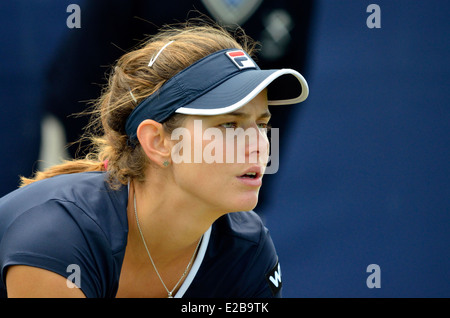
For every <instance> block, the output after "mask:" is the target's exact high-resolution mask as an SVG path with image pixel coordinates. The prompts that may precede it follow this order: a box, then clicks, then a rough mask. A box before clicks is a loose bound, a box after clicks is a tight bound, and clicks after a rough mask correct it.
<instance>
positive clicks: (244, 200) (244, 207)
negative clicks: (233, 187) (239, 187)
mask: <svg viewBox="0 0 450 318" xmlns="http://www.w3.org/2000/svg"><path fill="white" fill-rule="evenodd" d="M237 199H238V200H237V201H236V200H234V202H233V203H234V204H233V207H232V209H231V210H232V211H230V212H240V211H252V210H253V209H254V208H255V207H256V205H257V204H258V193H253V194H246V195H245V196H241V197H239V198H237ZM230 203H231V201H230Z"/></svg>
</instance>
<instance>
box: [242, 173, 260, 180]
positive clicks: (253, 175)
mask: <svg viewBox="0 0 450 318" xmlns="http://www.w3.org/2000/svg"><path fill="white" fill-rule="evenodd" d="M259 177H260V174H259V173H257V172H247V173H245V174H243V175H241V176H239V177H238V178H246V179H258V178H259Z"/></svg>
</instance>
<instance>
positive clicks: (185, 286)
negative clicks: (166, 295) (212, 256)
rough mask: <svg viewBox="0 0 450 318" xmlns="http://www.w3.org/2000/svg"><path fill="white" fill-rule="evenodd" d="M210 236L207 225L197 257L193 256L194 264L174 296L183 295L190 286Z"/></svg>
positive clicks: (200, 263) (179, 296)
mask: <svg viewBox="0 0 450 318" xmlns="http://www.w3.org/2000/svg"><path fill="white" fill-rule="evenodd" d="M210 236H211V227H209V229H208V230H207V231H206V232H205V234H203V240H202V244H201V245H200V249H199V250H198V254H197V257H196V258H195V261H194V264H192V267H191V270H190V271H189V274H188V275H187V277H186V279H185V280H184V282H183V284H182V285H181V287H180V289H178V292H177V293H176V294H175V297H174V298H181V297H183V295H184V293H185V292H186V291H187V289H188V288H189V286H191V283H192V281H193V280H194V278H195V276H196V275H197V272H198V270H199V269H200V265H202V262H203V258H204V257H205V254H206V249H207V248H208V244H209V238H210Z"/></svg>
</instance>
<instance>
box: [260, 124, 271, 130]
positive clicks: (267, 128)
mask: <svg viewBox="0 0 450 318" xmlns="http://www.w3.org/2000/svg"><path fill="white" fill-rule="evenodd" d="M257 125H258V128H259V129H265V130H266V131H270V128H272V125H271V124H269V123H259V124H257Z"/></svg>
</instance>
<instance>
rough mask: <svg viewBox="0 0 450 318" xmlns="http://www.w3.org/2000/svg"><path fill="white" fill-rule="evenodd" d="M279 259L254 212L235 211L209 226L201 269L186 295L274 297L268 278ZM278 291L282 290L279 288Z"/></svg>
mask: <svg viewBox="0 0 450 318" xmlns="http://www.w3.org/2000/svg"><path fill="white" fill-rule="evenodd" d="M277 264H278V256H277V253H276V250H275V246H274V244H273V242H272V239H271V237H270V234H269V231H268V229H267V228H266V227H265V226H264V224H263V222H262V220H261V218H260V217H259V216H258V215H257V214H256V213H254V212H234V213H230V214H226V215H224V216H222V217H221V218H219V219H218V220H217V221H216V222H215V223H214V224H213V227H212V231H211V237H210V241H209V244H208V249H207V251H206V254H205V259H204V262H203V264H202V268H201V270H200V272H199V277H200V278H201V279H199V280H197V281H196V283H195V284H194V285H193V286H194V287H193V288H191V289H190V290H189V292H188V294H187V296H194V297H205V295H204V294H203V292H202V290H206V289H207V290H208V291H209V292H208V297H236V298H241V297H273V296H278V295H279V289H277V290H275V291H271V286H270V284H269V283H268V282H269V281H268V280H267V277H268V276H267V275H270V273H271V272H272V271H273V269H274V268H276V267H277ZM279 286H280V289H281V285H279Z"/></svg>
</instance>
